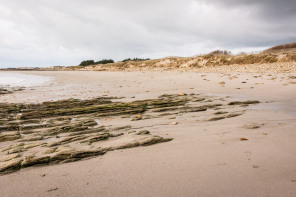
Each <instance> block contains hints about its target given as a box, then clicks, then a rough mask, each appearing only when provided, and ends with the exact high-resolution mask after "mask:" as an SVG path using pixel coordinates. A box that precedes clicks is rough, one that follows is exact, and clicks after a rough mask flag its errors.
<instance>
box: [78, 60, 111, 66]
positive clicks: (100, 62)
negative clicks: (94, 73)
mask: <svg viewBox="0 0 296 197" xmlns="http://www.w3.org/2000/svg"><path fill="white" fill-rule="evenodd" d="M109 63H114V60H112V59H102V60H100V61H97V62H95V61H94V60H84V61H82V62H81V63H80V64H79V66H89V65H95V64H109Z"/></svg>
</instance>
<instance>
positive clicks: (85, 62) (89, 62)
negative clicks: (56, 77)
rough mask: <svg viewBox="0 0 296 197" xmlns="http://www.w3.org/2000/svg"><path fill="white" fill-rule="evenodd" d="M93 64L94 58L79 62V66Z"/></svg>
mask: <svg viewBox="0 0 296 197" xmlns="http://www.w3.org/2000/svg"><path fill="white" fill-rule="evenodd" d="M93 64H95V61H94V60H84V61H82V62H81V63H80V64H79V66H88V65H93Z"/></svg>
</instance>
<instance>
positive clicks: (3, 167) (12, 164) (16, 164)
mask: <svg viewBox="0 0 296 197" xmlns="http://www.w3.org/2000/svg"><path fill="white" fill-rule="evenodd" d="M21 163H22V159H21V158H16V159H12V160H10V161H7V162H1V163H0V174H5V173H10V172H14V171H17V170H19V169H20V168H21Z"/></svg>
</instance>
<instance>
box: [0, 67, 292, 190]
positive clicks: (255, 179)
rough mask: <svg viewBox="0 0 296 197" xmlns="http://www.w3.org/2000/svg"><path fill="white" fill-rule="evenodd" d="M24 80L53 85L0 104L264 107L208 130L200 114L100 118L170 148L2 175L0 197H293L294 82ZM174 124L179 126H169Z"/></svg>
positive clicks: (140, 76)
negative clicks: (111, 99)
mask: <svg viewBox="0 0 296 197" xmlns="http://www.w3.org/2000/svg"><path fill="white" fill-rule="evenodd" d="M25 73H28V74H37V75H43V76H51V77H55V80H54V81H52V82H50V83H47V84H44V85H42V86H39V87H33V88H27V89H25V90H23V91H20V92H15V93H13V94H7V95H2V96H1V97H0V101H1V102H12V103H14V102H25V103H35V102H43V101H50V100H58V99H67V98H79V99H90V98H94V97H100V96H103V95H106V96H116V97H125V98H124V99H122V100H123V101H135V100H141V99H153V98H157V97H158V96H160V95H162V94H178V93H180V92H184V93H186V94H191V93H195V94H200V95H203V96H209V97H215V98H216V97H217V98H223V99H227V100H228V101H241V100H259V101H260V102H261V103H260V104H257V105H252V106H248V107H246V108H244V109H243V110H244V113H243V114H242V115H240V116H238V117H233V118H229V119H223V120H218V121H204V120H203V117H202V116H203V115H204V114H191V113H186V114H180V115H176V117H175V118H176V119H168V118H163V119H150V120H145V121H144V120H143V121H136V122H131V121H130V119H128V120H125V119H108V118H106V119H102V120H101V122H102V124H103V125H110V124H112V125H113V124H119V123H123V124H133V125H134V126H139V127H148V126H149V129H150V130H151V131H152V132H153V133H155V134H158V135H167V136H168V137H171V138H174V139H173V140H172V141H170V142H166V143H160V144H156V145H152V146H147V147H137V148H131V149H124V150H116V151H112V152H108V153H107V154H105V155H104V156H98V157H95V158H92V159H88V160H84V161H77V162H73V163H67V164H60V165H54V166H42V167H30V168H25V169H22V170H20V171H18V172H14V173H12V174H7V175H3V176H0V191H1V196H20V195H21V196H180V195H182V196H293V195H294V194H295V192H296V160H295V155H296V143H295V139H296V133H295V128H296V121H295V120H296V84H295V81H296V79H295V78H294V77H293V76H296V74H290V73H284V74H281V73H280V74H270V73H266V74H265V73H264V74H262V73H261V74H260V73H232V74H226V73H225V74H221V73H204V74H203V73H190V72H74V71H73V72H25ZM232 110H234V111H235V110H236V108H233V109H232ZM237 110H239V109H237ZM240 110H241V109H240ZM173 121H176V122H178V124H176V125H171V123H172V122H173ZM254 125H259V128H254V127H253V126H254ZM242 138H244V139H247V140H245V141H244V140H242Z"/></svg>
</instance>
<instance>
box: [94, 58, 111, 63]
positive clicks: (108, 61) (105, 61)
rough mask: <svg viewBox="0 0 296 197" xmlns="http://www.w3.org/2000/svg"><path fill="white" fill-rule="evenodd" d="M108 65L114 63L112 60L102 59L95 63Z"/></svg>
mask: <svg viewBox="0 0 296 197" xmlns="http://www.w3.org/2000/svg"><path fill="white" fill-rule="evenodd" d="M109 63H114V60H112V59H102V60H100V61H98V62H95V64H109Z"/></svg>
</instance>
